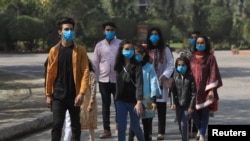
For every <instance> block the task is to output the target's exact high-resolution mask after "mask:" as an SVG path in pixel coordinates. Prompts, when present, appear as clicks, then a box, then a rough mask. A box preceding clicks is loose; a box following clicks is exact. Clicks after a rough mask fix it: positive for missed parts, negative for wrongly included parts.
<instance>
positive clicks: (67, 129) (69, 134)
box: [63, 110, 72, 141]
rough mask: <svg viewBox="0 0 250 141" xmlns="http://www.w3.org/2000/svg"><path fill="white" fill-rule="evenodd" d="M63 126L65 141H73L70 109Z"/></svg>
mask: <svg viewBox="0 0 250 141" xmlns="http://www.w3.org/2000/svg"><path fill="white" fill-rule="evenodd" d="M63 127H64V137H63V140H64V141H71V137H72V131H71V121H70V115H69V110H67V111H66V114H65V120H64V126H63Z"/></svg>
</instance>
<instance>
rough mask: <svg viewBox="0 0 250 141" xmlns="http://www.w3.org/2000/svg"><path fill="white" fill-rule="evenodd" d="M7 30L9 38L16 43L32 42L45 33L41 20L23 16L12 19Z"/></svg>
mask: <svg viewBox="0 0 250 141" xmlns="http://www.w3.org/2000/svg"><path fill="white" fill-rule="evenodd" d="M8 29H9V33H10V36H11V38H12V39H13V40H16V41H18V40H20V41H32V40H33V39H37V38H41V37H43V34H44V33H45V28H43V21H42V20H40V19H38V18H35V17H30V16H25V15H23V16H19V17H18V18H17V19H13V20H12V21H11V23H10V24H9V26H8Z"/></svg>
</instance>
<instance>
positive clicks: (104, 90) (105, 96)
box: [99, 82, 111, 138]
mask: <svg viewBox="0 0 250 141" xmlns="http://www.w3.org/2000/svg"><path fill="white" fill-rule="evenodd" d="M109 84H110V83H102V82H99V90H100V93H101V97H102V120H103V128H104V132H103V134H101V135H100V138H107V137H110V136H111V132H110V105H111V92H110V91H109Z"/></svg>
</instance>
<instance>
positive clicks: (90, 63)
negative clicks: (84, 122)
mask: <svg viewBox="0 0 250 141" xmlns="http://www.w3.org/2000/svg"><path fill="white" fill-rule="evenodd" d="M88 62H89V71H93V72H95V70H94V69H93V65H92V62H91V60H90V59H89V57H88Z"/></svg>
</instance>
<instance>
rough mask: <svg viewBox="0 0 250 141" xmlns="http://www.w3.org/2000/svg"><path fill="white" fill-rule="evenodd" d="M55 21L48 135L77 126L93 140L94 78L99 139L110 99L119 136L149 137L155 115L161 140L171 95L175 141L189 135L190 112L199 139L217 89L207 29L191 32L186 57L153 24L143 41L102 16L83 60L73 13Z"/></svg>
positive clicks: (75, 131) (122, 139) (106, 132)
mask: <svg viewBox="0 0 250 141" xmlns="http://www.w3.org/2000/svg"><path fill="white" fill-rule="evenodd" d="M57 25H58V34H59V37H60V40H59V42H58V44H57V45H55V46H54V47H52V48H51V49H50V51H49V54H48V58H47V62H46V64H45V67H46V75H45V77H46V79H45V80H46V81H45V90H46V103H47V105H48V107H49V108H51V111H52V112H53V127H52V141H60V140H61V136H62V132H63V131H64V140H65V141H70V140H73V141H80V136H81V130H83V129H88V130H89V139H90V141H94V140H95V138H94V129H96V128H97V105H98V104H99V103H97V101H96V98H95V97H96V89H97V87H96V86H97V85H96V84H97V83H98V86H99V91H100V94H101V99H102V105H101V106H102V120H103V121H102V123H103V132H102V133H101V134H100V136H99V138H101V139H102V138H109V137H111V136H112V133H111V127H110V124H111V121H110V106H111V103H112V102H114V105H115V113H116V114H115V123H114V124H115V127H116V131H117V134H118V141H126V131H127V129H128V130H129V137H128V139H127V140H129V141H133V140H134V137H135V136H136V138H137V140H138V141H152V136H153V134H152V122H153V118H154V117H156V114H157V117H158V118H157V119H158V130H157V133H158V134H157V140H164V139H166V138H167V137H165V136H164V135H165V132H166V127H167V125H166V114H167V101H168V98H169V97H170V102H171V103H170V105H171V106H170V108H171V109H173V110H176V119H177V121H178V124H179V130H180V134H181V136H182V141H187V140H188V139H189V137H188V132H189V131H188V126H189V124H188V123H189V119H190V118H192V119H193V121H194V124H195V127H197V132H198V134H197V138H198V139H199V140H200V141H204V140H205V133H206V129H207V125H208V121H209V111H210V110H215V109H216V108H214V107H216V104H217V103H218V94H217V88H219V87H220V86H222V81H221V77H220V73H219V70H218V66H217V63H216V59H215V57H214V56H213V55H212V54H211V53H210V43H209V40H208V39H207V37H206V36H198V37H197V38H196V39H195V41H194V45H193V46H192V49H191V50H190V51H191V52H192V53H191V55H190V56H186V55H180V57H179V58H177V59H176V61H175V62H174V60H175V59H174V57H173V55H172V52H171V50H170V48H169V47H168V45H166V44H165V42H164V40H163V36H162V33H161V30H160V29H159V28H158V27H153V28H150V29H149V30H148V33H147V39H146V41H145V42H139V43H134V42H132V41H130V40H126V39H124V40H120V39H119V38H117V36H116V32H115V31H116V26H115V24H114V23H113V22H106V23H104V24H103V25H102V27H103V34H104V36H105V38H104V39H103V40H101V41H99V42H98V43H97V44H96V46H95V49H94V53H93V58H92V59H89V58H88V56H87V52H86V49H85V47H83V46H81V45H80V44H78V43H77V42H75V41H74V37H75V35H74V27H75V22H74V20H73V19H72V18H68V17H65V18H63V19H60V20H59V21H58V23H57ZM171 80H172V81H171ZM112 100H113V101H112ZM128 114H129V118H130V119H129V120H128V119H127V116H128ZM127 121H130V123H129V128H127ZM141 123H142V125H143V128H141ZM63 127H64V128H63Z"/></svg>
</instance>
